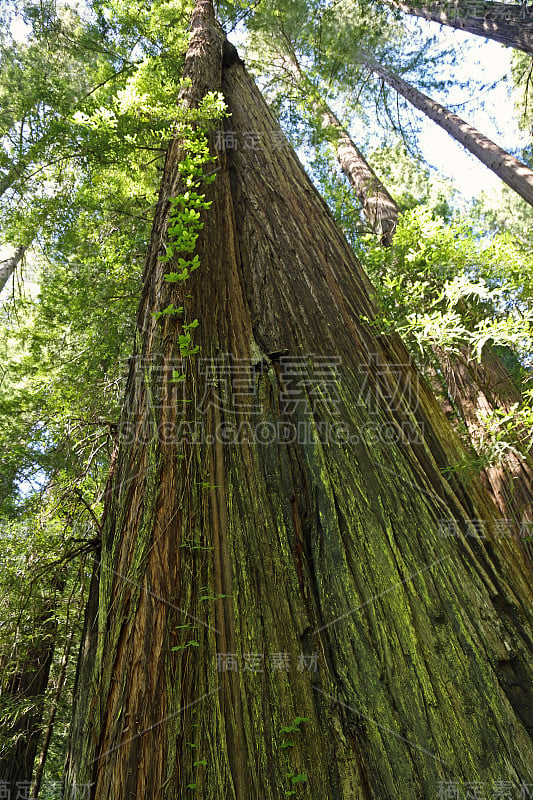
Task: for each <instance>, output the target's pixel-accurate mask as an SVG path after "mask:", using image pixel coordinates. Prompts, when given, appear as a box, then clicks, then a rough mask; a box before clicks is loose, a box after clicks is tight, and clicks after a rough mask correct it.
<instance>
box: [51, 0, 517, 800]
mask: <svg viewBox="0 0 533 800" xmlns="http://www.w3.org/2000/svg"><path fill="white" fill-rule="evenodd" d="M226 53H227V48H226ZM185 77H186V78H190V79H191V84H190V86H189V88H188V89H187V90H186V91H187V95H186V96H183V95H182V103H183V104H184V105H189V106H194V105H197V104H198V102H199V100H200V98H201V97H202V96H203V95H204V94H205V93H206V91H208V90H209V91H219V90H222V91H223V93H224V96H225V98H226V102H227V104H228V110H229V112H230V116H229V118H228V120H227V122H226V126H227V132H228V134H231V136H236V137H237V144H238V146H237V147H232V148H231V149H227V150H223V151H222V152H220V153H219V160H218V164H217V167H218V169H217V173H216V174H217V177H216V182H215V184H213V185H212V186H211V187H209V198H210V199H212V201H213V203H212V206H211V208H210V209H209V210H208V211H207V212H206V213H205V214H204V216H203V221H204V229H203V231H202V233H201V236H200V238H199V240H198V246H197V254H198V255H199V257H200V263H201V267H200V269H199V270H197V271H196V272H195V273H194V275H193V277H192V278H191V279H190V280H189V281H188V282H187V284H186V286H185V288H181V287H180V288H176V287H177V286H179V285H177V284H169V283H168V282H166V281H165V280H164V272H165V265H164V264H162V263H161V262H160V261H159V260H158V255H159V254H160V253H161V251H162V248H163V243H164V241H165V239H166V236H167V234H166V224H167V217H168V206H169V204H168V198H169V196H173V195H175V194H176V193H177V192H178V191H179V185H180V184H179V164H180V160H183V152H182V151H181V150H180V146H179V143H178V142H174V143H173V144H172V145H171V146H170V148H169V151H168V155H167V160H166V166H165V171H164V176H163V184H162V188H161V195H160V202H159V206H158V209H159V210H158V213H157V215H156V220H155V223H154V229H153V235H152V240H151V246H150V252H149V255H148V259H147V264H146V270H145V283H144V288H143V292H142V297H141V301H140V309H139V318H138V342H139V348H140V349H139V351H138V357H137V358H136V359H134V360H133V362H132V366H131V371H130V376H129V380H128V388H127V396H126V404H125V409H124V414H123V419H122V428H121V432H122V438H121V443H120V449H119V454H118V457H117V466H116V470H115V475H114V478H113V490H112V493H111V497H110V500H109V502H108V503H107V504H106V512H105V513H106V518H105V523H104V526H103V543H102V560H101V577H100V585H99V589H98V592H99V602H98V612H97V613H96V604H95V603H94V599H93V600H92V601H91V609H92V610H91V612H90V613H89V614H88V633H87V638H86V643H87V644H88V648H89V650H88V652H87V654H86V658H82V660H81V664H80V671H79V675H80V676H82V679H80V681H79V683H78V687H79V690H78V692H77V697H76V703H75V705H76V716H75V720H74V725H73V734H72V739H71V745H70V755H69V760H68V764H67V770H66V789H67V792H69V791H70V792H71V795H69V794H67V796H68V797H69V796H73V794H72V793H73V789H74V786H75V784H80V783H81V784H86V783H89V782H90V783H91V784H92V789H91V794H90V796H91V800H103V799H104V798H105V800H108V798H110V797H112V798H113V800H126V798H128V800H129V798H132V797H136V798H148V797H149V798H151V799H152V800H163V798H164V800H178V798H180V800H181V798H184V797H188V796H191V797H195V796H198V797H205V798H209V800H250V798H254V800H255V798H260V799H261V800H274V799H275V800H281V798H283V797H287V796H289V794H290V792H292V791H296V792H297V793H298V794H299V795H300V796H301V797H302V798H303V797H308V798H314V799H316V800H333V798H335V800H353V798H359V800H370V798H372V800H377V798H380V799H381V800H389V798H394V800H397V798H398V797H402V798H405V800H414V799H415V798H427V800H429V799H430V798H431V800H434V798H435V796H436V795H437V793H438V784H439V781H441V780H442V781H444V780H456V781H467V780H468V781H473V780H484V781H490V782H492V780H500V779H501V776H502V775H505V776H506V777H508V779H509V780H511V781H515V782H518V781H519V780H522V779H523V776H525V775H526V774H527V769H528V765H529V764H530V763H531V761H532V759H533V743H532V741H531V726H532V721H531V712H532V707H531V702H530V699H529V697H528V686H529V684H528V681H529V680H530V678H531V665H530V662H529V661H528V657H527V647H528V643H529V635H530V619H529V611H528V608H527V598H528V593H529V589H528V586H527V577H526V574H525V572H524V571H523V570H522V567H521V562H520V559H519V558H518V557H517V549H516V547H515V546H514V543H513V542H512V541H503V542H500V541H499V540H497V539H495V540H494V541H492V540H491V541H488V540H484V539H480V538H476V537H470V536H469V535H468V530H469V529H468V527H465V525H464V523H463V521H462V520H463V518H466V519H472V518H478V517H480V516H481V517H483V518H484V519H485V520H486V523H487V528H488V529H490V528H491V513H493V512H494V509H493V507H492V506H491V505H490V503H489V502H488V499H487V497H486V495H485V493H484V492H483V491H482V489H481V487H480V486H478V485H477V484H475V483H474V484H473V485H472V486H470V487H469V488H468V490H467V489H466V487H464V486H463V485H462V484H461V483H460V481H459V480H458V479H455V478H454V479H453V480H454V483H453V485H452V484H451V483H449V482H448V481H447V480H446V479H445V478H444V477H443V474H442V471H441V469H440V467H441V466H445V464H446V463H447V458H448V457H449V456H453V454H454V453H457V452H458V451H457V446H456V444H455V442H454V440H453V438H452V437H451V432H450V429H449V427H448V425H447V423H446V421H445V418H444V417H443V415H442V414H441V413H440V412H439V410H438V407H437V406H436V403H435V401H434V400H433V398H432V396H431V395H430V394H429V393H428V392H427V391H426V389H425V387H424V385H423V384H420V385H419V387H418V391H414V392H410V389H413V388H414V386H415V384H416V374H415V373H414V371H413V370H412V368H411V367H410V365H409V364H408V358H407V354H406V351H405V348H404V347H403V345H402V343H401V342H400V340H399V339H397V338H396V337H385V338H384V339H376V338H375V337H373V335H372V333H371V331H370V330H369V328H368V327H366V326H365V325H364V324H363V323H362V322H360V318H361V316H371V315H372V313H373V307H372V304H371V302H370V300H369V296H368V292H369V288H370V287H369V283H368V281H367V279H366V277H365V276H364V274H363V273H362V271H361V269H360V267H359V265H358V264H357V261H356V260H355V258H354V256H353V254H352V253H351V251H350V250H349V248H348V246H347V244H346V243H345V241H344V240H343V238H342V237H341V235H340V234H339V232H338V231H337V229H336V226H335V224H334V221H333V220H332V218H331V216H330V214H329V212H328V210H327V207H326V205H325V204H324V202H323V201H322V199H321V198H320V197H319V196H318V194H317V193H316V191H315V189H314V188H313V186H312V184H311V183H310V181H309V180H308V178H307V177H306V175H305V173H304V172H303V170H302V168H301V166H300V164H299V162H298V161H297V159H296V157H295V155H294V154H293V152H292V151H291V150H290V149H289V148H288V147H284V146H282V145H281V143H282V141H283V140H282V137H281V131H280V129H279V127H278V126H277V124H276V122H275V121H274V119H273V117H272V116H271V114H270V112H269V110H268V108H267V106H266V104H265V103H264V101H263V100H262V98H261V96H260V94H259V92H258V90H257V88H256V87H255V84H254V83H253V81H252V80H251V78H250V77H249V76H248V74H247V73H246V71H245V70H244V68H243V67H242V65H241V64H240V63H239V62H238V61H237V60H236V59H235V58H227V57H226V58H225V60H224V69H223V70H222V37H221V34H220V31H219V28H218V26H217V24H216V22H215V19H214V15H213V11H212V6H211V4H210V3H209V2H206V0H197V3H196V6H195V12H194V17H193V33H192V39H191V44H190V47H189V52H188V55H187V59H186V66H185ZM251 132H252V133H253V136H254V137H255V138H254V142H257V141H259V142H261V146H259V147H258V146H256V145H255V144H254V146H252V145H251V142H250V133H251ZM169 302H173V303H175V304H176V305H177V304H181V305H184V306H185V308H186V311H187V319H189V320H194V319H198V320H199V322H200V326H199V328H198V329H197V333H196V338H195V342H197V343H198V345H200V346H201V348H202V349H201V354H200V355H201V358H202V359H203V361H199V357H196V359H192V360H190V361H188V362H187V364H186V365H185V364H183V359H181V358H180V352H181V351H180V349H179V346H178V344H177V337H178V335H179V334H180V333H181V335H183V334H182V331H183V328H181V327H180V322H179V320H177V319H176V316H175V315H172V314H165V315H163V316H162V317H160V318H159V319H156V318H155V317H154V313H153V312H155V311H157V310H161V309H162V308H165V307H166V306H167V305H168V303H169ZM205 359H207V360H208V361H207V365H208V366H207V367H206V361H205ZM139 364H140V365H141V366H140V367H139ZM334 364H338V371H339V374H338V375H336V376H335V375H333V376H332V375H330V374H329V373H328V368H330V367H332V365H334ZM176 365H180V369H181V370H182V371H184V374H185V375H186V380H185V382H183V381H174V382H171V381H170V380H169V378H170V376H171V375H172V371H173V369H175V367H176ZM291 365H292V366H291ZM215 367H216V369H215ZM211 368H213V369H215V374H214V375H213V374H212V372H210V370H211ZM243 370H244V371H243ZM320 371H322V372H320ZM210 376H211V377H210ZM228 376H230V378H228ZM295 385H296V386H299V387H300V390H301V391H302V392H303V394H302V395H300V396H299V395H298V394H296V395H295V394H294V388H295ZM328 387H329V395H328ZM225 390H227V391H225ZM180 393H183V394H180ZM183 397H184V399H185V400H187V401H191V402H182V399H183ZM333 400H334V402H332V401H333ZM417 405H418V407H419V408H418V418H419V419H421V418H423V420H424V432H425V434H426V437H427V438H426V439H423V438H421V437H420V434H421V433H422V431H421V430H420V425H419V424H418V423H417V419H416V418H415V414H414V407H415V406H417ZM130 410H131V412H132V415H131V416H130V415H129V411H130ZM406 422H408V423H410V425H411V426H412V430H411V432H410V434H407V433H406V431H405V429H404V431H403V433H402V424H403V423H406ZM184 423H188V424H189V425H190V427H191V429H195V431H196V433H197V434H198V435H197V436H185V435H184V432H185V431H186V428H184V426H183V424H184ZM243 423H247V424H248V426H250V427H248V428H246V429H245V430H247V433H245V434H244V435H242V436H241V440H240V441H239V443H238V444H232V443H231V439H232V436H231V431H232V426H236V425H239V424H240V425H242V424H243ZM341 423H343V424H345V425H346V427H347V430H348V431H349V435H350V437H351V441H350V442H346V441H345V438H344V437H341V436H340V435H339V425H340V424H341ZM296 424H298V425H299V431H300V432H299V433H297V435H296V436H293V433H294V432H295V428H294V426H295V425H296ZM328 424H329V425H331V426H335V429H336V430H337V434H336V435H333V433H332V432H330V433H328V427H327V426H328ZM223 425H225V428H223V427H221V426H223ZM259 425H260V427H259V428H258V427H256V426H259ZM276 426H277V427H278V428H279V433H278V432H277V431H276ZM369 426H370V427H369ZM384 426H385V427H384ZM233 430H234V428H233ZM241 430H242V428H241ZM272 430H274V431H275V435H274V436H272V435H271V434H272ZM370 430H373V431H381V432H382V434H383V432H384V431H385V430H388V431H389V435H388V436H386V435H383V436H382V438H381V439H380V437H379V435H378V436H373V435H371V434H370V433H369V432H370ZM130 433H131V434H133V435H129V434H130ZM396 434H398V435H397V436H396ZM228 437H229V438H228ZM447 454H448V456H447ZM451 519H455V520H457V521H458V533H457V536H454V537H443V536H442V535H441V534H440V533H439V531H440V529H441V523H442V520H444V521H445V522H448V521H449V520H451ZM276 665H277V666H276ZM280 665H281V666H280ZM234 667H236V669H234ZM315 667H316V669H315ZM78 704H79V705H78ZM298 718H299V719H300V720H301V719H302V718H304V719H307V720H308V721H300V722H298ZM295 720H296V722H294V721H295ZM293 723H294V724H293ZM284 729H288V730H284Z"/></svg>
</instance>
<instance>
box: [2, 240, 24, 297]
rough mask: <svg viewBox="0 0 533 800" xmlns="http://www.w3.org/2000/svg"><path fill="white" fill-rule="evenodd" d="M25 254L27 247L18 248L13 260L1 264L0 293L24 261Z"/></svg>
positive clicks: (8, 259)
mask: <svg viewBox="0 0 533 800" xmlns="http://www.w3.org/2000/svg"><path fill="white" fill-rule="evenodd" d="M25 252H26V248H25V247H17V249H16V250H15V252H14V253H13V255H12V256H11V258H7V259H6V260H5V261H2V262H0V292H1V291H2V289H3V288H4V286H5V285H6V283H7V282H8V280H9V279H10V277H11V276H12V275H13V273H14V272H15V270H16V268H17V267H18V265H19V264H20V262H21V261H22V258H23V256H24V253H25Z"/></svg>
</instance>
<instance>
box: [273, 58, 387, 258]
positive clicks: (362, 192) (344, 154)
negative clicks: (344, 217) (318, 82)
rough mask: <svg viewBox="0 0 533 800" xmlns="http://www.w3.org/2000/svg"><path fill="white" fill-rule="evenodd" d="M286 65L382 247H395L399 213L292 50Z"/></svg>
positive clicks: (284, 59)
mask: <svg viewBox="0 0 533 800" xmlns="http://www.w3.org/2000/svg"><path fill="white" fill-rule="evenodd" d="M283 61H284V66H285V69H286V71H287V73H288V74H289V75H292V77H293V78H294V81H295V84H296V86H297V87H298V88H299V89H300V91H301V93H302V95H303V96H304V97H305V96H306V95H307V96H310V97H314V98H315V99H314V100H313V101H312V107H313V110H314V111H315V113H316V114H317V116H318V117H319V118H320V120H321V122H322V125H323V127H324V129H325V131H326V137H327V140H328V141H329V143H330V144H331V146H332V147H333V149H334V151H335V154H336V156H337V160H338V162H339V164H340V167H341V169H342V171H343V172H344V174H345V175H346V177H347V178H348V181H349V182H350V186H351V187H352V189H353V191H354V192H355V194H356V196H357V199H358V200H359V202H360V203H361V206H362V210H363V213H364V215H365V217H366V219H367V221H368V224H369V225H370V228H371V229H372V230H373V231H374V233H376V234H377V235H378V236H379V237H380V238H381V242H382V244H383V245H384V246H385V247H389V246H390V245H391V244H392V237H393V236H394V231H395V229H396V225H397V222H398V215H399V214H400V209H399V208H398V206H397V205H396V202H395V201H394V200H393V198H392V197H391V195H390V194H389V193H388V191H387V189H386V188H385V186H384V185H383V183H382V182H381V181H380V179H379V178H378V176H377V175H376V173H375V172H374V170H373V169H372V167H371V166H370V164H369V163H368V162H367V161H366V160H365V157H364V156H363V154H362V153H361V151H360V150H359V149H358V148H357V147H356V145H355V144H354V142H353V140H352V139H351V138H350V135H349V133H348V131H347V130H346V129H345V128H344V127H343V126H342V125H341V123H340V122H339V119H338V118H337V117H336V116H335V114H334V113H333V111H332V110H331V108H330V107H329V106H328V104H327V103H326V102H325V100H324V99H323V98H322V97H319V98H317V97H316V89H315V88H314V87H313V86H312V85H311V82H310V81H309V79H308V78H307V77H306V76H305V75H304V73H303V72H302V69H301V67H300V64H299V62H298V59H297V57H296V53H295V52H294V50H292V48H289V52H288V53H287V54H286V55H284V56H283Z"/></svg>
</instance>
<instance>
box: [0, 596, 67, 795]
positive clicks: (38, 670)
mask: <svg viewBox="0 0 533 800" xmlns="http://www.w3.org/2000/svg"><path fill="white" fill-rule="evenodd" d="M55 606H56V604H55V601H50V603H47V602H46V603H45V607H44V611H43V612H42V614H41V616H40V618H38V619H37V620H35V625H36V627H37V630H38V632H37V636H36V639H35V643H33V644H31V645H30V646H29V647H28V650H27V652H25V653H24V656H23V657H22V659H21V664H20V667H19V668H18V669H16V670H12V669H11V668H10V667H9V666H8V662H7V664H6V659H2V660H0V670H1V672H2V677H1V679H0V707H1V710H2V712H3V714H2V715H1V722H2V728H1V730H0V733H1V734H2V735H3V736H7V737H9V740H10V743H9V744H8V745H6V744H5V743H4V742H2V741H1V740H0V782H3V783H5V784H6V789H9V790H10V791H11V797H16V796H17V794H18V791H19V787H18V786H17V784H22V783H27V784H28V785H29V783H30V782H31V779H32V774H33V765H34V762H35V755H36V753H37V744H38V741H39V737H40V735H41V730H42V719H43V709H44V700H45V691H46V688H47V686H48V678H49V675H50V667H51V665H52V658H53V655H54V646H55V637H56V632H57V621H56V619H55V615H54V612H55V610H56V609H55ZM26 635H28V634H26ZM2 662H3V663H2ZM13 702H15V703H18V704H20V709H22V710H18V711H15V712H14V713H9V709H10V706H11V704H12V703H13ZM6 712H7V714H8V715H9V716H8V717H7V719H6V717H5V716H4V714H6ZM21 791H22V790H21Z"/></svg>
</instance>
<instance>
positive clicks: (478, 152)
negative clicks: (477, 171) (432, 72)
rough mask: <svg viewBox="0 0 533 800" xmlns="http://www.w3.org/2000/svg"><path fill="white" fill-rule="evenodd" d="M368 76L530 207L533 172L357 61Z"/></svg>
mask: <svg viewBox="0 0 533 800" xmlns="http://www.w3.org/2000/svg"><path fill="white" fill-rule="evenodd" d="M361 62H362V63H363V64H365V65H366V66H367V67H368V68H369V69H370V70H372V72H374V73H375V74H376V75H378V76H379V77H380V78H382V79H383V80H384V81H385V83H388V85H389V86H391V87H392V88H393V89H395V91H397V92H398V94H401V95H402V97H405V99H406V100H408V101H409V102H410V103H411V104H412V105H413V106H415V108H418V109H419V110H420V111H423V112H424V114H426V116H427V117H429V118H430V119H432V120H433V122H436V123H437V125H439V126H440V127H441V128H443V129H444V130H445V131H446V132H447V133H449V134H450V136H453V138H454V139H455V140H456V141H458V142H459V143H460V144H462V145H463V147H466V149H467V150H469V151H470V152H471V153H472V154H473V155H475V156H476V158H479V160H480V161H481V162H482V163H483V164H484V165H485V166H486V167H488V168H489V169H491V170H492V171H493V172H494V173H495V174H496V175H497V176H498V177H499V178H501V179H502V181H504V182H505V183H506V184H507V185H508V186H510V187H511V189H513V190H514V191H515V192H517V194H519V195H520V196H521V197H523V198H524V200H525V201H526V202H527V203H529V204H530V205H533V170H531V169H530V168H529V167H527V166H526V165H525V164H522V162H521V161H518V159H517V158H515V157H514V156H512V155H511V154H510V153H507V152H506V151H505V150H503V149H502V148H501V147H499V146H498V145H497V144H495V142H493V141H491V139H489V138H488V137H487V136H485V135H484V134H483V133H480V131H478V130H476V128H473V127H472V126H471V125H469V124H468V123H467V122H465V121H464V120H463V119H461V117H458V116H457V114H453V113H452V112H451V111H450V110H449V109H447V108H445V107H444V106H441V105H440V104H439V103H436V102H435V101H434V100H432V99H431V98H430V97H428V96H427V95H425V94H423V93H422V92H419V91H418V89H415V87H414V86H412V85H411V84H410V83H407V82H406V81H404V80H403V79H402V78H399V77H398V76H397V75H394V74H393V73H392V72H390V70H388V69H386V68H385V67H383V66H382V65H381V64H378V63H377V62H376V61H374V60H373V59H371V58H361Z"/></svg>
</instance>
